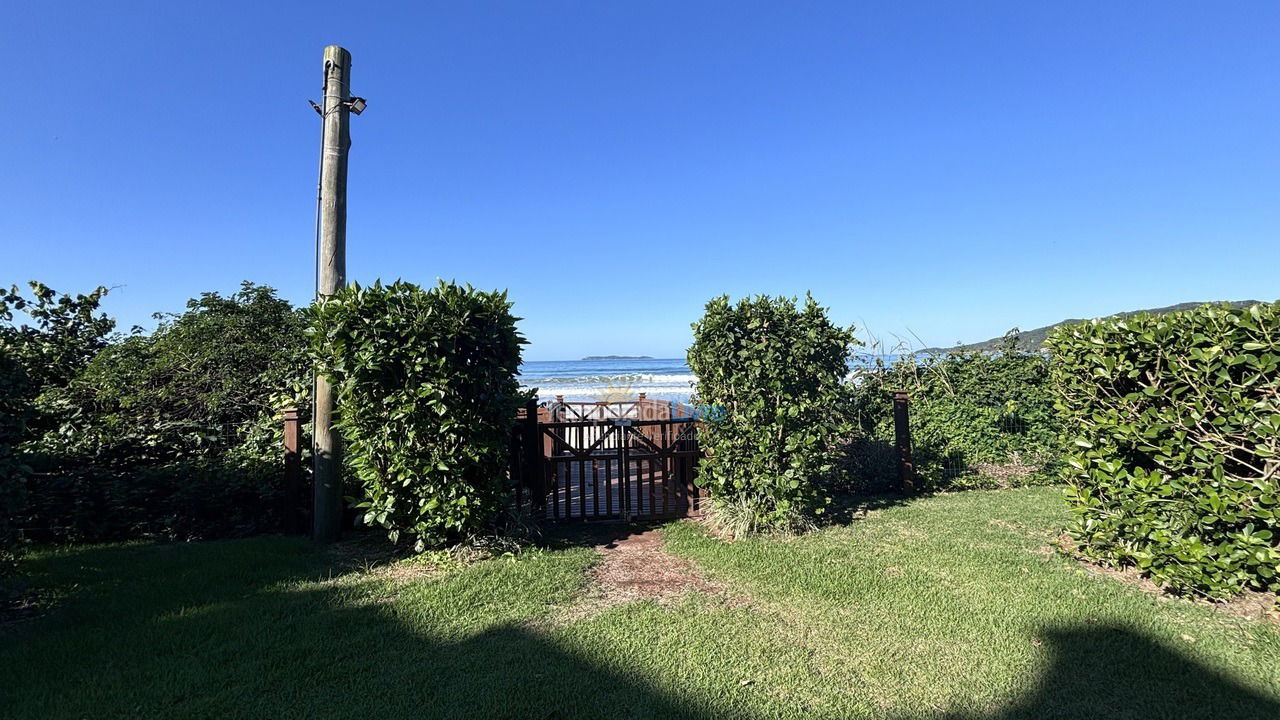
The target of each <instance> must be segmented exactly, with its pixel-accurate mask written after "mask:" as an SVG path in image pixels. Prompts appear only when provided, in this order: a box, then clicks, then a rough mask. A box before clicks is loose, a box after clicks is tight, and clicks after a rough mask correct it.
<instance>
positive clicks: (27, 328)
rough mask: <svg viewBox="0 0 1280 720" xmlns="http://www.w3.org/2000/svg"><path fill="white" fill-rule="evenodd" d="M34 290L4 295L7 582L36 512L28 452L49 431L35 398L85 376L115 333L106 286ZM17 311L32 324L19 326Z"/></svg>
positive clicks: (1, 570)
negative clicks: (105, 302)
mask: <svg viewBox="0 0 1280 720" xmlns="http://www.w3.org/2000/svg"><path fill="white" fill-rule="evenodd" d="M29 286H30V288H31V294H30V296H28V295H24V294H23V293H22V292H21V291H20V290H19V289H18V288H17V286H14V287H12V288H10V289H9V290H8V291H6V292H3V293H0V323H2V324H0V577H2V576H4V575H7V574H8V573H9V572H11V571H12V569H13V567H14V561H15V560H16V558H17V551H18V549H19V531H20V529H21V528H22V526H23V523H24V518H25V516H26V514H27V511H28V507H29V505H28V493H27V487H26V484H27V482H28V481H29V480H30V478H31V477H32V473H31V468H30V467H28V465H27V459H26V457H25V455H24V453H23V449H22V448H23V445H24V444H25V443H27V442H28V441H29V440H30V439H31V437H32V436H33V435H35V434H37V433H38V432H40V431H41V429H43V428H47V427H48V425H49V423H48V422H46V421H45V419H44V418H43V416H41V415H39V414H38V413H37V412H36V399H37V398H38V397H39V396H40V394H41V393H42V392H43V391H45V390H46V389H48V388H54V387H60V386H62V385H64V384H65V383H66V382H67V381H68V380H69V379H70V378H71V377H72V376H74V375H75V373H77V372H79V371H80V369H81V368H83V367H84V365H85V363H86V362H88V361H89V359H90V358H92V357H93V355H94V354H95V353H96V352H98V351H99V350H100V349H101V348H103V347H105V346H106V344H107V342H108V337H109V335H110V333H111V331H112V330H113V329H114V328H115V321H113V320H111V319H110V318H108V317H107V316H106V315H104V314H101V313H99V312H98V305H99V303H100V302H101V300H102V297H103V296H104V295H106V293H107V290H106V288H103V287H99V288H97V289H96V290H94V291H93V292H92V293H90V294H88V295H75V296H71V295H60V294H59V293H57V292H56V291H55V290H53V289H52V288H50V287H49V286H47V285H45V284H43V283H39V282H32V283H30V284H29ZM15 312H19V313H22V314H23V315H25V316H26V319H25V321H23V322H15V317H14V313H15Z"/></svg>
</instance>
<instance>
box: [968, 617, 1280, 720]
mask: <svg viewBox="0 0 1280 720" xmlns="http://www.w3.org/2000/svg"><path fill="white" fill-rule="evenodd" d="M1043 641H1044V642H1045V643H1046V644H1048V646H1049V647H1050V649H1051V651H1052V652H1053V661H1052V664H1051V666H1050V668H1049V670H1048V672H1046V673H1044V675H1042V676H1041V677H1040V678H1039V679H1038V680H1037V681H1035V684H1034V685H1033V686H1031V687H1028V688H1027V689H1026V691H1025V693H1024V696H1023V698H1022V699H1020V700H1018V701H1016V702H1014V703H1012V704H1011V705H1009V706H1008V707H1005V708H1001V709H999V710H996V711H994V712H990V713H972V714H969V713H956V714H952V715H947V716H946V717H948V718H952V719H953V720H1015V719H1016V720H1022V719H1026V720H1031V719H1033V718H1035V719H1041V718H1152V719H1154V718H1206V719H1207V718H1230V719H1231V720H1255V719H1256V720H1264V719H1266V720H1275V718H1280V703H1278V702H1276V700H1275V699H1273V698H1268V697H1265V696H1263V695H1261V694H1259V693H1257V692H1256V691H1254V690H1252V689H1250V688H1247V687H1245V686H1243V685H1241V684H1239V683H1237V682H1236V681H1234V680H1232V679H1231V678H1228V677H1226V676H1225V675H1223V674H1221V673H1219V672H1217V671H1215V670H1213V669H1211V668H1208V667H1206V666H1204V665H1202V664H1201V663H1199V662H1197V661H1196V660H1194V659H1192V658H1189V657H1187V656H1186V655H1185V654H1183V652H1182V651H1180V650H1175V649H1172V648H1169V647H1167V646H1165V645H1163V644H1161V643H1158V642H1154V641H1152V640H1150V639H1148V638H1146V637H1143V636H1142V635H1139V634H1138V633H1135V632H1133V631H1132V630H1129V629H1126V628H1122V627H1092V626H1090V627H1086V628H1073V629H1068V630H1061V631H1053V632H1047V633H1045V636H1044V640H1043Z"/></svg>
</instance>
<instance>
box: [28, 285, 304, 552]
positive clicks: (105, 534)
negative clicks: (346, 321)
mask: <svg viewBox="0 0 1280 720" xmlns="http://www.w3.org/2000/svg"><path fill="white" fill-rule="evenodd" d="M304 328H305V323H304V320H303V318H302V316H301V313H299V312H298V311H297V310H295V309H294V308H293V307H292V305H290V304H289V302H288V301H285V300H282V299H280V298H278V297H276V294H275V291H274V290H272V289H271V288H269V287H263V286H258V285H254V284H252V283H244V285H243V286H242V288H241V290H240V291H239V292H236V293H233V294H232V295H230V296H226V297H224V296H222V295H219V294H218V293H205V294H203V295H201V296H200V297H198V298H194V299H192V300H191V301H189V302H188V303H187V310H186V311H185V312H184V313H181V314H169V315H165V316H162V319H161V322H160V325H159V326H158V327H157V329H156V330H155V332H154V333H152V334H151V335H141V334H135V335H133V336H132V337H129V338H126V339H124V340H121V341H118V342H115V343H114V344H111V345H109V346H107V347H105V348H103V349H101V350H100V351H98V352H97V354H96V355H94V356H93V357H92V360H90V361H89V362H88V363H87V364H86V365H85V366H84V367H83V368H82V369H80V370H79V371H78V372H77V373H75V375H74V376H73V377H72V378H71V379H70V380H69V381H68V382H66V383H65V385H64V386H62V387H50V388H46V389H45V391H44V392H43V393H42V394H41V396H40V397H39V398H38V400H37V403H36V405H37V408H38V409H39V410H40V412H41V416H42V417H43V418H45V422H46V425H47V428H46V430H45V432H42V433H41V434H40V435H39V436H38V437H36V438H33V439H32V440H31V441H29V442H28V443H27V444H26V446H25V448H24V451H25V456H26V458H27V460H28V461H29V463H30V465H31V466H32V468H33V470H34V472H33V473H32V476H31V478H30V481H29V490H30V491H29V498H30V504H29V510H28V513H27V517H26V519H25V523H26V525H27V526H28V527H30V528H32V529H33V530H34V531H36V532H38V533H40V534H42V535H44V536H45V537H46V538H47V539H55V540H114V539H126V538H134V537H151V536H157V537H165V538H180V539H189V538H207V537H216V536H225V535H244V534H250V533H255V532H266V531H275V530H278V529H279V528H280V526H281V522H280V520H281V512H282V510H283V508H282V507H281V502H282V500H283V473H282V471H281V444H282V441H283V430H282V425H281V421H280V408H281V406H282V405H284V404H286V402H289V403H290V404H292V402H291V400H293V399H298V396H300V395H301V394H302V391H303V388H302V383H303V382H304V379H305V373H306V360H305V347H306V346H305V337H304V335H303V330H304ZM286 398H288V400H287V399H286Z"/></svg>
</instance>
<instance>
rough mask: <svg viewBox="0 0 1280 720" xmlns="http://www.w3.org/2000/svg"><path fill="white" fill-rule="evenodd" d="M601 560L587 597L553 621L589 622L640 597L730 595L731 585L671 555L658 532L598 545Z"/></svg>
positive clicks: (670, 598) (665, 599) (592, 572)
mask: <svg viewBox="0 0 1280 720" xmlns="http://www.w3.org/2000/svg"><path fill="white" fill-rule="evenodd" d="M594 547H595V549H596V551H597V552H599V553H600V562H599V564H597V565H596V566H595V567H593V568H591V570H590V571H589V573H588V585H587V587H586V589H585V591H584V593H583V596H582V597H581V598H580V599H579V600H578V602H576V603H574V604H573V605H571V606H568V607H565V608H563V609H562V610H561V611H560V612H558V613H555V614H554V615H553V617H552V618H550V620H551V624H552V625H567V624H571V623H575V622H579V621H581V620H586V619H588V618H590V617H592V616H594V615H596V614H598V613H601V612H603V611H605V610H607V609H609V608H611V607H616V606H618V605H625V604H627V603H631V602H637V601H640V600H654V601H656V602H659V603H665V602H668V601H673V600H675V599H677V598H679V597H682V596H684V595H685V594H686V593H689V592H701V593H706V594H708V595H714V596H717V597H721V598H725V597H727V593H726V591H725V588H724V587H723V586H721V585H719V584H718V583H714V582H712V581H710V580H708V579H706V578H704V577H702V575H700V574H699V573H698V571H697V569H696V568H695V567H694V566H693V563H691V562H689V561H688V560H684V559H682V558H678V557H675V556H674V555H672V554H670V553H668V552H667V551H666V549H665V548H664V547H663V544H662V535H661V533H660V532H659V531H658V530H652V529H650V530H644V531H642V532H636V533H632V534H627V535H625V536H622V537H619V538H616V539H611V540H609V541H607V542H602V543H600V544H598V545H595V546H594Z"/></svg>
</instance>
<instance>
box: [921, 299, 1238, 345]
mask: <svg viewBox="0 0 1280 720" xmlns="http://www.w3.org/2000/svg"><path fill="white" fill-rule="evenodd" d="M1258 302H1260V301H1258V300H1235V301H1219V302H1217V303H1215V304H1218V305H1221V304H1227V305H1230V306H1231V307H1233V308H1244V307H1249V306H1250V305H1256V304H1258ZM1204 304H1206V303H1202V302H1185V303H1178V304H1177V305H1170V306H1168V307H1161V308H1149V309H1147V310H1130V311H1128V312H1121V313H1116V314H1114V315H1108V316H1107V317H1121V318H1123V317H1130V316H1132V315H1137V314H1138V313H1151V314H1153V315H1163V314H1165V313H1171V312H1177V311H1178V310H1190V309H1192V308H1196V307H1200V306H1201V305H1204ZM1082 322H1088V319H1082V318H1071V319H1068V320H1063V321H1061V322H1056V323H1054V324H1052V325H1046V326H1044V327H1039V328H1036V329H1034V330H1018V329H1017V328H1014V329H1013V330H1011V331H1010V332H1014V331H1016V333H1017V334H1016V335H1015V337H1016V338H1017V347H1018V349H1019V350H1039V349H1040V345H1041V344H1042V343H1044V340H1045V338H1046V337H1048V336H1049V331H1050V330H1052V329H1054V328H1056V327H1058V326H1059V325H1075V324H1077V323H1082ZM1003 342H1004V337H1003V336H1002V337H995V338H991V339H990V340H983V341H982V342H977V343H970V344H967V345H956V346H955V347H950V348H936V347H933V348H925V349H924V350H921V351H920V352H922V353H953V352H975V351H976V352H981V351H989V350H997V349H999V348H1000V347H1001V344H1002V343H1003Z"/></svg>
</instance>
